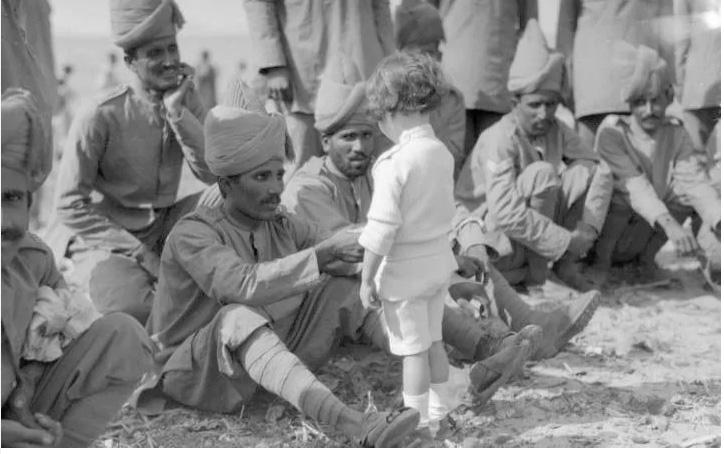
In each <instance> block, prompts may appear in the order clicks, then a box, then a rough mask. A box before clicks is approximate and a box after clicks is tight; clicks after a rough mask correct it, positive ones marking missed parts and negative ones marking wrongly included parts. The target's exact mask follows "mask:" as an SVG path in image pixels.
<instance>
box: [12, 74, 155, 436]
mask: <svg viewBox="0 0 724 454" xmlns="http://www.w3.org/2000/svg"><path fill="white" fill-rule="evenodd" d="M40 110H41V107H39V105H38V101H36V99H35V97H34V96H33V95H31V94H30V93H29V92H28V91H26V90H22V89H16V88H10V89H8V90H6V91H5V92H4V93H3V95H2V179H1V180H0V181H1V183H2V200H3V203H2V276H3V278H2V355H1V358H2V407H3V419H2V423H1V424H2V443H3V447H51V446H60V447H87V446H89V445H90V444H91V443H92V442H93V441H94V440H95V439H96V437H98V436H99V435H100V434H101V433H102V432H103V431H104V430H105V426H106V424H107V423H108V422H109V421H110V420H111V418H113V417H114V416H115V415H116V414H117V412H118V411H119V410H120V408H121V405H123V402H124V401H125V400H126V398H128V396H129V395H130V394H131V392H132V391H133V388H134V387H135V386H136V384H137V382H138V381H139V380H140V379H141V377H142V375H143V374H144V373H145V372H146V371H147V370H148V369H149V368H150V366H151V344H150V341H149V339H148V336H147V335H146V333H145V332H144V331H143V328H142V327H141V326H140V325H139V324H138V322H137V321H135V320H134V319H132V318H131V317H129V316H127V315H125V314H112V315H107V316H104V317H101V318H97V317H92V319H88V320H85V321H83V322H82V323H80V324H79V323H77V322H78V321H79V320H78V319H77V318H76V319H74V321H73V322H71V321H70V320H68V318H70V317H62V318H60V319H59V318H58V317H47V316H49V315H50V314H56V315H57V314H62V313H64V312H67V311H66V310H67V309H70V306H73V302H72V301H69V300H68V299H65V300H64V297H65V296H68V295H70V293H69V289H68V287H67V285H66V283H65V280H64V279H63V277H62V276H61V274H60V272H59V271H58V269H57V268H56V266H55V261H54V259H53V254H52V253H51V252H50V250H49V248H48V246H47V245H46V244H45V243H43V242H42V241H41V240H40V239H39V238H38V237H37V236H35V235H33V234H32V233H29V232H28V231H27V229H28V212H29V205H30V196H31V194H32V192H33V191H35V190H36V189H37V188H38V186H40V184H42V182H43V180H44V179H45V177H46V176H47V174H48V171H49V166H48V160H47V157H49V156H50V153H49V150H48V148H47V147H48V142H47V140H46V137H45V134H47V130H46V129H45V128H44V123H43V121H41V112H40ZM51 319H52V323H51ZM70 331H72V332H73V336H74V337H75V338H74V340H73V341H72V342H70V343H63V345H62V349H61V348H60V347H59V346H58V347H57V348H56V349H55V351H54V352H53V354H52V355H48V353H49V351H47V350H42V351H38V350H37V349H36V348H34V347H38V344H37V341H38V340H39V337H38V335H39V334H41V336H52V335H53V333H55V332H63V333H69V332H70ZM40 340H42V339H40ZM29 360H32V361H29Z"/></svg>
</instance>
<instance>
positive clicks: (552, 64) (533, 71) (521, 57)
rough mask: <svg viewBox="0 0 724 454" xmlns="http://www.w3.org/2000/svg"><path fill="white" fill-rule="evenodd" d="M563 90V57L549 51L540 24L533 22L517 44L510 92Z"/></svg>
mask: <svg viewBox="0 0 724 454" xmlns="http://www.w3.org/2000/svg"><path fill="white" fill-rule="evenodd" d="M562 89H563V55H562V54H560V53H558V52H551V51H550V50H548V46H547V45H546V41H545V38H544V37H543V32H542V31H541V29H540V26H539V25H538V21H537V20H535V19H531V20H529V21H528V24H527V25H526V27H525V31H524V32H523V36H521V37H520V41H518V47H517V49H516V51H515V58H514V59H513V63H512V64H511V65H510V76H509V77H508V91H510V92H511V93H513V94H526V93H533V92H536V91H538V90H550V91H555V92H558V93H560V92H561V90H562Z"/></svg>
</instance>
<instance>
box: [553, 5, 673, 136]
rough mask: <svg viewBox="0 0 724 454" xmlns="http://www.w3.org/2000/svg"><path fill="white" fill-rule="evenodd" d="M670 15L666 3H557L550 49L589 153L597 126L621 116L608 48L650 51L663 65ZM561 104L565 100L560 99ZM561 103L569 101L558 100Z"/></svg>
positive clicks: (669, 48)
mask: <svg viewBox="0 0 724 454" xmlns="http://www.w3.org/2000/svg"><path fill="white" fill-rule="evenodd" d="M672 13H673V8H672V2H671V1H648V0H607V1H598V0H561V3H560V10H559V16H558V33H557V35H556V48H557V50H558V51H559V52H561V53H563V55H565V57H566V59H567V60H568V61H567V65H569V66H568V69H569V71H571V72H569V74H570V75H571V80H572V84H573V95H572V98H573V99H572V103H570V104H569V105H568V107H570V108H571V110H572V111H573V112H575V115H576V120H577V121H578V131H577V132H578V134H579V135H580V136H581V139H583V142H584V144H585V145H586V146H587V147H589V148H592V147H593V142H594V138H595V136H596V131H597V130H598V127H599V125H600V124H601V122H602V121H603V119H604V118H606V116H607V115H609V114H627V113H628V106H627V105H626V103H624V102H623V101H621V90H622V87H621V85H620V80H619V78H617V77H615V76H614V74H613V72H614V67H613V64H612V63H611V59H612V55H613V45H614V43H615V42H616V41H618V40H623V41H625V42H627V43H629V44H631V45H632V46H637V45H639V44H642V45H645V46H648V47H650V48H651V49H653V50H655V51H656V52H658V53H659V54H660V55H661V57H662V58H663V59H664V60H666V61H667V64H670V63H672V60H673V45H669V44H667V41H666V40H665V39H664V38H665V35H666V33H668V31H669V30H667V29H666V26H667V24H669V25H670V24H671V22H670V21H667V20H666V19H667V18H670V17H671V15H672ZM564 98H570V96H569V94H567V93H564ZM564 101H565V102H566V103H568V102H569V101H570V99H564Z"/></svg>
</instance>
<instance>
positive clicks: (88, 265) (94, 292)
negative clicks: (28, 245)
mask: <svg viewBox="0 0 724 454" xmlns="http://www.w3.org/2000/svg"><path fill="white" fill-rule="evenodd" d="M200 196H201V193H197V194H193V195H191V196H188V197H186V198H184V199H181V200H180V201H178V202H177V203H176V204H174V205H172V206H170V207H168V208H162V209H159V210H158V213H159V216H158V217H157V219H156V220H155V221H154V222H153V223H152V224H151V225H149V226H148V227H147V228H145V229H143V230H142V231H138V232H131V233H133V234H134V235H135V236H136V237H137V238H138V239H139V241H141V242H142V243H144V244H145V245H146V246H147V247H148V248H150V249H151V250H152V251H154V252H156V253H157V254H158V256H159V258H160V255H161V251H162V249H163V244H164V242H165V239H166V237H167V236H168V234H169V233H170V231H171V229H172V228H173V226H174V225H175V224H176V222H177V221H178V220H179V219H180V218H181V217H182V216H184V215H185V214H187V213H188V212H190V211H191V210H193V209H194V208H195V207H196V204H197V203H198V200H199V198H200ZM68 250H69V252H70V258H71V260H72V261H73V269H72V271H71V272H70V273H68V275H67V276H66V280H67V281H68V284H70V285H73V286H77V287H79V288H80V289H81V290H82V291H86V292H87V293H88V294H89V295H90V299H91V301H93V304H94V305H95V306H96V308H97V309H98V311H99V312H100V313H101V314H110V313H113V312H124V313H127V314H130V315H132V316H133V317H135V318H136V319H137V320H138V321H139V322H141V324H145V323H146V319H147V318H148V315H149V314H150V311H151V306H152V304H153V298H154V295H155V291H156V289H155V280H156V277H154V276H152V275H151V274H150V273H149V272H148V271H146V270H145V269H144V268H143V267H141V265H139V264H138V262H137V261H136V259H135V258H134V257H130V256H128V255H125V254H120V253H115V252H111V251H112V250H113V245H112V244H109V245H101V246H100V247H86V246H85V245H84V244H83V241H82V239H80V238H77V239H76V240H75V242H74V243H72V244H71V245H70V246H69V247H68Z"/></svg>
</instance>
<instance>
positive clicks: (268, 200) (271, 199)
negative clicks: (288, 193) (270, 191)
mask: <svg viewBox="0 0 724 454" xmlns="http://www.w3.org/2000/svg"><path fill="white" fill-rule="evenodd" d="M261 203H282V199H281V197H279V196H278V195H271V196H269V197H267V198H265V199H263V200H262V201H261Z"/></svg>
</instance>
